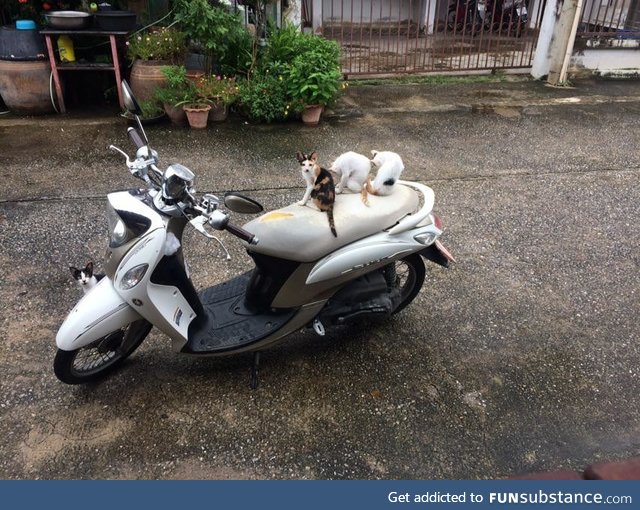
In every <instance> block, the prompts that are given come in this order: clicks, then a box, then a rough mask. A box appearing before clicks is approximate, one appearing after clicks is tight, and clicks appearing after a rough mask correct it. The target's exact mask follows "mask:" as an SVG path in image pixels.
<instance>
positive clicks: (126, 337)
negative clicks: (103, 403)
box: [53, 319, 152, 384]
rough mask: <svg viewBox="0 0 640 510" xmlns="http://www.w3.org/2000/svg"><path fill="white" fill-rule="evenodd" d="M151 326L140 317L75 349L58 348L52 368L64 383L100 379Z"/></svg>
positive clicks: (131, 349) (128, 352)
mask: <svg viewBox="0 0 640 510" xmlns="http://www.w3.org/2000/svg"><path fill="white" fill-rule="evenodd" d="M151 327H152V326H151V324H150V323H149V322H147V321H146V320H144V319H141V320H138V321H135V322H132V323H130V324H128V325H126V326H124V327H123V328H121V329H118V330H116V331H113V332H111V333H109V334H108V335H106V336H103V337H102V338H99V339H98V340H96V341H95V342H92V343H90V344H89V345H86V346H84V347H81V348H79V349H76V350H74V351H63V350H61V349H58V352H57V353H56V357H55V359H54V364H53V368H54V372H55V374H56V376H57V377H58V379H60V380H61V381H62V382H65V383H67V384H82V383H86V382H91V381H96V380H98V379H101V378H102V377H104V376H105V375H106V374H107V373H109V372H111V371H112V370H113V369H115V368H116V367H117V366H118V365H119V364H120V363H121V362H122V361H123V360H124V359H125V358H126V357H128V356H129V355H130V354H131V353H132V352H133V351H135V350H136V349H137V347H138V346H139V345H140V344H141V343H142V341H143V340H144V339H145V337H146V336H147V335H148V334H149V331H150V330H151Z"/></svg>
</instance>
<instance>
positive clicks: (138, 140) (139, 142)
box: [127, 127, 147, 149]
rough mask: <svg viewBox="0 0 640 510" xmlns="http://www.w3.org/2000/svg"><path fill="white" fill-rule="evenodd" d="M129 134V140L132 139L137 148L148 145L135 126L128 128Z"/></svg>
mask: <svg viewBox="0 0 640 510" xmlns="http://www.w3.org/2000/svg"><path fill="white" fill-rule="evenodd" d="M127 134H128V135H129V140H131V141H132V142H133V145H135V146H136V149H140V148H141V147H144V146H145V145H147V144H146V143H144V140H143V139H142V137H141V136H140V133H138V131H136V129H135V128H132V127H130V128H128V129H127Z"/></svg>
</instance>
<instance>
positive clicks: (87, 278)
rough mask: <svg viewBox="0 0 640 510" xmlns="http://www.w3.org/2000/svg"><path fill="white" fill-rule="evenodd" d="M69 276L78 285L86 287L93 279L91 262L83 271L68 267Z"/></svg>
mask: <svg viewBox="0 0 640 510" xmlns="http://www.w3.org/2000/svg"><path fill="white" fill-rule="evenodd" d="M69 271H71V275H72V276H73V278H74V279H75V280H76V281H77V282H78V283H79V284H80V285H87V284H88V283H90V282H91V279H92V277H93V262H89V263H88V264H87V265H86V266H85V268H84V269H78V268H77V267H73V266H69Z"/></svg>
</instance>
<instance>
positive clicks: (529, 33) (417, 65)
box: [313, 0, 545, 76]
mask: <svg viewBox="0 0 640 510" xmlns="http://www.w3.org/2000/svg"><path fill="white" fill-rule="evenodd" d="M544 2H545V0H316V1H314V2H313V8H314V10H315V9H317V8H320V7H321V10H322V14H321V16H320V15H319V14H318V13H317V12H316V13H314V15H313V19H314V21H315V20H318V21H317V22H316V23H319V22H320V20H321V23H322V26H321V27H318V26H314V29H315V31H316V32H319V33H322V34H323V35H324V36H325V37H327V38H329V39H334V40H336V41H337V42H338V43H339V44H340V46H341V47H342V55H343V60H342V67H343V72H344V74H345V75H347V76H356V75H384V74H404V73H429V72H435V73H446V72H455V71H475V70H496V69H518V68H522V69H526V68H529V67H531V62H532V60H533V52H534V49H535V45H536V42H537V38H538V29H539V26H540V21H541V19H542V12H543V7H544Z"/></svg>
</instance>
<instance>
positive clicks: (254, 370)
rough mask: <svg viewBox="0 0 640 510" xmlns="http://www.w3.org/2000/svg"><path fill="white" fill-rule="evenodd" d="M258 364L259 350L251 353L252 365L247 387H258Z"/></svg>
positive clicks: (255, 388)
mask: <svg viewBox="0 0 640 510" xmlns="http://www.w3.org/2000/svg"><path fill="white" fill-rule="evenodd" d="M259 364H260V352H259V351H258V352H256V353H254V355H253V365H251V370H250V375H249V387H250V388H251V389H252V390H257V389H258V384H259V382H260V380H259V379H258V365H259Z"/></svg>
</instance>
